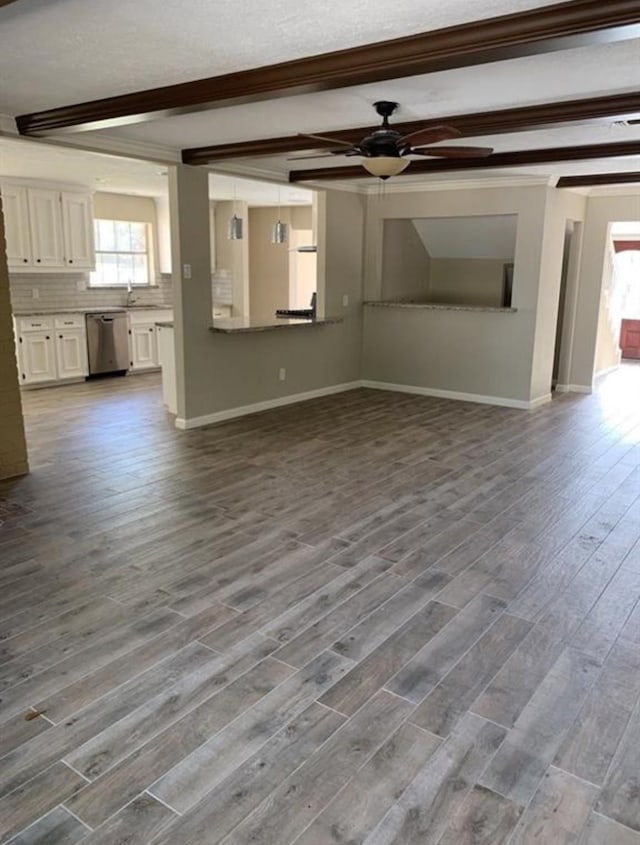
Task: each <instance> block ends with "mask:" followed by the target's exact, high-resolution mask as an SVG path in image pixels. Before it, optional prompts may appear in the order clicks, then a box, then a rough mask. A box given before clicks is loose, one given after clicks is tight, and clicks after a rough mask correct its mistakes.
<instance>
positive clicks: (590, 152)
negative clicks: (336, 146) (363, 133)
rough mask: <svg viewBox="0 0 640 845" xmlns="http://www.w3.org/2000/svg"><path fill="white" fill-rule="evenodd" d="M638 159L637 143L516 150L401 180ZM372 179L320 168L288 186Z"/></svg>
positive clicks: (415, 166)
mask: <svg viewBox="0 0 640 845" xmlns="http://www.w3.org/2000/svg"><path fill="white" fill-rule="evenodd" d="M631 155H640V141H622V142H620V143H615V144H613V143H607V144H585V145H584V146H581V147H550V148H547V149H540V150H518V151H517V152H513V153H493V155H490V156H487V157H486V158H468V159H464V161H462V160H460V159H456V160H453V159H451V160H449V159H438V160H429V161H412V162H411V164H410V165H409V167H407V169H406V170H403V171H402V173H400V174H399V176H394V177H393V178H394V179H398V178H399V177H401V176H415V175H416V174H418V173H425V174H427V173H449V172H451V171H454V170H491V169H492V168H496V167H519V166H521V165H524V164H549V163H551V162H555V161H584V160H585V159H590V158H613V157H618V156H631ZM363 177H365V178H374V177H369V174H368V173H366V171H365V170H364V169H363V168H362V167H361V166H360V165H358V166H356V167H351V166H350V167H321V168H317V169H316V170H292V171H291V172H290V173H289V181H290V182H316V181H318V180H325V179H362V178H363Z"/></svg>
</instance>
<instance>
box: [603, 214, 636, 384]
mask: <svg viewBox="0 0 640 845" xmlns="http://www.w3.org/2000/svg"><path fill="white" fill-rule="evenodd" d="M623 359H626V360H639V359H640V221H638V222H628V221H625V222H619V223H615V222H614V223H611V224H610V226H609V232H608V237H607V244H606V250H605V257H604V265H603V274H602V298H601V301H600V313H599V318H598V339H597V343H596V366H595V373H596V375H602V374H603V373H606V372H609V371H610V370H612V369H615V368H616V367H618V366H619V364H620V362H621V360H623Z"/></svg>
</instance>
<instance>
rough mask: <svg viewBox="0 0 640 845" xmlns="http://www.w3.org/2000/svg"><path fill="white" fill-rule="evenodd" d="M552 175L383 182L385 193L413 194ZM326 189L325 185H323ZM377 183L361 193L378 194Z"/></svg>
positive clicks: (519, 184)
mask: <svg viewBox="0 0 640 845" xmlns="http://www.w3.org/2000/svg"><path fill="white" fill-rule="evenodd" d="M553 181H555V178H554V177H548V176H493V177H491V176H490V177H487V178H486V179H451V180H449V179H447V180H443V181H441V182H427V181H415V182H414V181H412V182H406V181H403V182H396V181H394V182H392V181H389V182H387V183H385V186H384V193H385V194H413V193H424V192H425V191H469V190H476V189H477V190H481V189H490V188H536V187H537V188H539V187H549V186H552V183H553ZM325 189H326V185H325ZM378 191H379V189H378V185H377V184H374V185H366V186H362V189H361V193H364V194H367V195H368V196H376V195H377V194H378Z"/></svg>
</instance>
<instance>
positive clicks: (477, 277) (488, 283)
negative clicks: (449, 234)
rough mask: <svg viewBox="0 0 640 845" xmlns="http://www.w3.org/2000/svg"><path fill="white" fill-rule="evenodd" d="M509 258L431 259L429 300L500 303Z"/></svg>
mask: <svg viewBox="0 0 640 845" xmlns="http://www.w3.org/2000/svg"><path fill="white" fill-rule="evenodd" d="M509 262H510V259H509V258H500V259H496V258H432V259H431V276H430V282H429V296H428V299H429V302H447V303H454V304H455V303H461V304H465V305H489V306H491V307H494V308H499V307H500V306H501V305H502V294H503V290H504V266H505V264H508V263H509Z"/></svg>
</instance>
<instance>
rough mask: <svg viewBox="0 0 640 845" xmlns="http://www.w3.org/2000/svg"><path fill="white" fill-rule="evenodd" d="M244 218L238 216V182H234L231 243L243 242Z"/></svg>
mask: <svg viewBox="0 0 640 845" xmlns="http://www.w3.org/2000/svg"><path fill="white" fill-rule="evenodd" d="M242 230H243V221H242V217H238V215H237V214H236V180H235V179H234V180H233V216H232V217H230V218H229V226H228V229H227V239H228V240H230V241H241V240H242V236H243V231H242Z"/></svg>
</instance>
